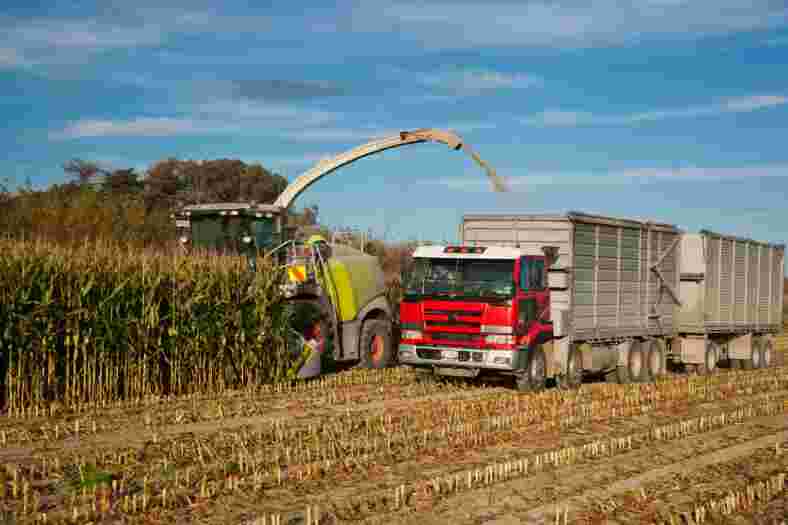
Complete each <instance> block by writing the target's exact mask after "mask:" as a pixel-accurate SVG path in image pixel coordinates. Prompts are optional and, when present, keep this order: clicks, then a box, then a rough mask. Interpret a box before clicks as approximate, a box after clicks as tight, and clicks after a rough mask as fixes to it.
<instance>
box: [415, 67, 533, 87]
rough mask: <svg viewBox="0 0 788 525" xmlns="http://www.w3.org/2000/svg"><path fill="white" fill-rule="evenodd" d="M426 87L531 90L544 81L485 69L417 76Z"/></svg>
mask: <svg viewBox="0 0 788 525" xmlns="http://www.w3.org/2000/svg"><path fill="white" fill-rule="evenodd" d="M415 78H416V79H417V81H419V82H420V83H421V84H423V85H425V86H430V87H436V88H441V89H448V90H452V91H460V92H479V91H485V90H494V89H518V88H529V87H533V86H538V85H541V84H542V79H541V78H539V77H536V76H533V75H529V74H527V73H506V72H501V71H491V70H484V69H466V70H454V71H438V72H435V73H424V74H421V75H418V74H417V75H415Z"/></svg>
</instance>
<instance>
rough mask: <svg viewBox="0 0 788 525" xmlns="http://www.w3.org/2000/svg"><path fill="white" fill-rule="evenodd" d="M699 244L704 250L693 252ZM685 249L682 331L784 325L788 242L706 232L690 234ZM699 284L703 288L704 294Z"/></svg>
mask: <svg viewBox="0 0 788 525" xmlns="http://www.w3.org/2000/svg"><path fill="white" fill-rule="evenodd" d="M695 243H702V246H703V249H702V250H693V249H692V247H693V246H694V245H695ZM682 251H683V253H684V254H685V256H684V257H683V258H682V268H681V274H682V276H683V277H682V285H681V291H682V295H681V297H682V302H683V303H684V304H683V305H682V306H681V307H680V308H679V309H677V310H678V315H679V316H680V319H681V321H680V323H679V325H678V326H679V331H680V332H682V333H688V334H692V333H695V334H702V333H707V332H709V333H736V332H740V333H746V332H752V331H756V332H757V331H774V330H776V329H778V328H779V325H780V322H781V315H782V313H781V312H782V279H783V273H784V253H785V249H784V246H782V245H772V244H766V243H762V242H757V241H753V240H750V239H739V238H734V237H729V236H723V235H720V234H717V233H713V232H708V231H703V232H701V233H700V234H688V235H685V236H684V239H683V241H682ZM695 288H699V289H701V290H702V297H701V296H699V295H698V294H696V293H695V292H694V290H695ZM699 312H702V315H698V313H699Z"/></svg>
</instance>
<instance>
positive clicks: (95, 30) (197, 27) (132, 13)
mask: <svg viewBox="0 0 788 525" xmlns="http://www.w3.org/2000/svg"><path fill="white" fill-rule="evenodd" d="M267 26H268V18H264V17H260V16H245V17H242V16H233V15H223V14H220V13H214V12H212V11H189V10H182V9H181V10H175V9H171V8H141V9H132V10H125V11H124V10H123V9H121V10H120V11H118V12H115V11H113V14H112V15H93V16H88V17H81V18H76V17H61V18H57V17H46V18H44V17H41V18H32V19H14V18H11V17H0V35H3V36H0V48H3V49H5V51H4V54H5V55H6V56H12V57H16V58H15V60H14V61H13V63H11V64H9V61H8V60H2V59H0V64H5V65H6V67H8V66H10V65H17V66H19V65H22V64H25V65H51V64H60V63H71V62H79V61H84V60H85V59H86V55H95V54H98V53H102V52H105V51H111V50H113V49H127V48H140V47H151V46H158V45H160V44H162V43H165V42H167V41H168V40H169V39H170V38H171V37H173V36H175V35H189V34H201V33H209V32H210V33H214V32H219V31H229V30H232V31H233V32H234V33H238V32H248V31H261V30H264V29H265V28H266V27H267Z"/></svg>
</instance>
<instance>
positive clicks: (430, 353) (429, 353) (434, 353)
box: [416, 348, 441, 359]
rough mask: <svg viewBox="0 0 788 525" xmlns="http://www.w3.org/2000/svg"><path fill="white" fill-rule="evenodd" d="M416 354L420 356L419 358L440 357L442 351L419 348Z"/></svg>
mask: <svg viewBox="0 0 788 525" xmlns="http://www.w3.org/2000/svg"><path fill="white" fill-rule="evenodd" d="M416 355H417V356H419V359H440V358H441V351H440V350H427V349H421V348H419V349H418V350H416Z"/></svg>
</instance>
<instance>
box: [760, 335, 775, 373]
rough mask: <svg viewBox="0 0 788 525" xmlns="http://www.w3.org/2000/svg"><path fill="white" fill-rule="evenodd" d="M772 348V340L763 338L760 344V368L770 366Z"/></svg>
mask: <svg viewBox="0 0 788 525" xmlns="http://www.w3.org/2000/svg"><path fill="white" fill-rule="evenodd" d="M772 350H773V347H772V342H771V341H769V340H768V339H766V340H763V343H762V344H761V368H770V367H771V366H772V355H773V352H772Z"/></svg>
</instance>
